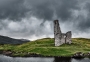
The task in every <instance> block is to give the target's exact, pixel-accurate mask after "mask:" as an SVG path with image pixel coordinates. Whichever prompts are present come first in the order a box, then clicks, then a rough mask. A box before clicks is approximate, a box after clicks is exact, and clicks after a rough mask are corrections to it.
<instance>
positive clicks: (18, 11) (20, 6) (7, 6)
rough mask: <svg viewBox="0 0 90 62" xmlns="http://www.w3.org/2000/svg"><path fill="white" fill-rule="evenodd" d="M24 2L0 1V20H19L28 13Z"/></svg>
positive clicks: (13, 0)
mask: <svg viewBox="0 0 90 62" xmlns="http://www.w3.org/2000/svg"><path fill="white" fill-rule="evenodd" d="M28 10H29V9H27V8H26V7H25V6H24V0H0V19H10V20H14V21H17V20H20V19H21V18H23V17H25V14H26V12H28Z"/></svg>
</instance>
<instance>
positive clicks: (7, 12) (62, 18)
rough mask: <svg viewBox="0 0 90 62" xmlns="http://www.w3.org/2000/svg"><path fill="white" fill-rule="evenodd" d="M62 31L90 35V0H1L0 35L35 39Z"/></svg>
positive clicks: (86, 36) (74, 34) (76, 34)
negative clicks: (57, 28)
mask: <svg viewBox="0 0 90 62" xmlns="http://www.w3.org/2000/svg"><path fill="white" fill-rule="evenodd" d="M55 19H58V20H59V23H60V27H61V30H62V32H64V33H65V32H67V31H70V30H71V31H72V34H73V35H72V36H73V37H85V38H90V0H0V35H4V36H9V37H13V38H26V39H30V40H35V39H38V38H44V37H54V36H53V20H55Z"/></svg>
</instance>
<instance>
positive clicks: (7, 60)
mask: <svg viewBox="0 0 90 62" xmlns="http://www.w3.org/2000/svg"><path fill="white" fill-rule="evenodd" d="M0 62H90V59H89V58H82V59H74V58H60V57H55V58H54V57H51V58H50V57H28V58H22V57H16V58H15V57H14V58H13V57H7V56H3V55H0Z"/></svg>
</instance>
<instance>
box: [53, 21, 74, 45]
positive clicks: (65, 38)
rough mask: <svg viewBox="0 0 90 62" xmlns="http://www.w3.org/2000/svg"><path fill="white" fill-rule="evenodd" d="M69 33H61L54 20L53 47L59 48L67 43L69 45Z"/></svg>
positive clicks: (70, 35) (57, 23)
mask: <svg viewBox="0 0 90 62" xmlns="http://www.w3.org/2000/svg"><path fill="white" fill-rule="evenodd" d="M71 37H72V33H71V31H68V32H67V33H62V32H61V29H60V27H59V22H58V20H54V39H55V46H60V45H62V44H65V43H68V44H71Z"/></svg>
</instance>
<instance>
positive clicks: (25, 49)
mask: <svg viewBox="0 0 90 62" xmlns="http://www.w3.org/2000/svg"><path fill="white" fill-rule="evenodd" d="M0 50H10V51H13V52H15V53H13V55H14V56H24V55H26V54H27V53H28V54H29V53H36V54H41V55H44V56H72V55H73V54H75V53H76V52H83V53H87V52H90V39H85V38H73V39H72V44H70V45H69V44H63V45H61V46H59V47H55V46H54V39H53V38H44V39H38V40H35V41H32V42H28V43H24V44H21V45H8V44H5V45H0Z"/></svg>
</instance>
